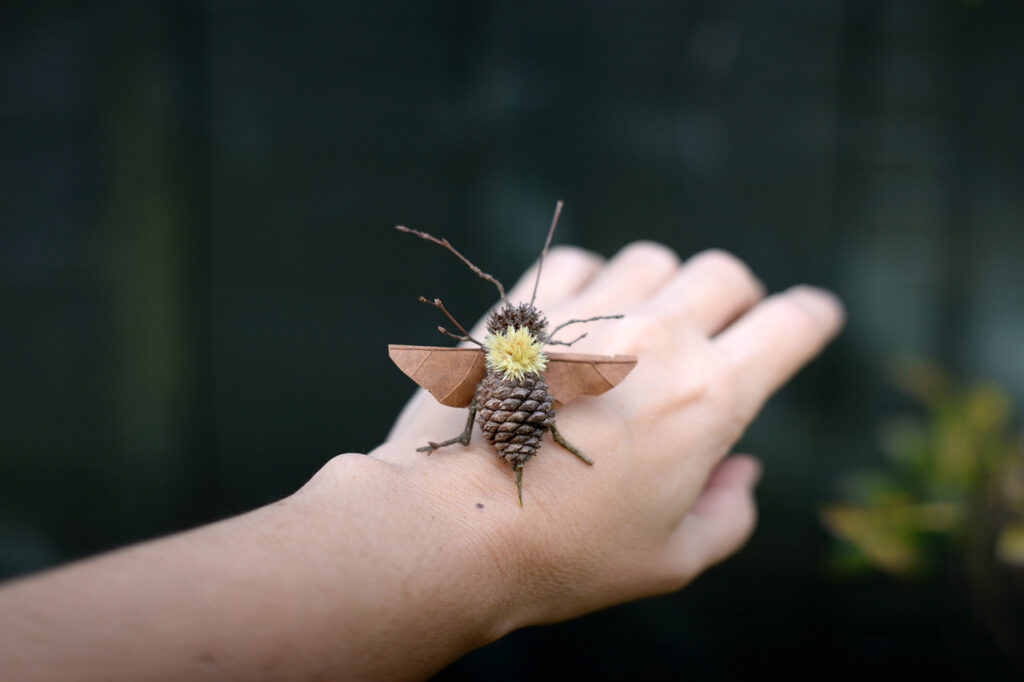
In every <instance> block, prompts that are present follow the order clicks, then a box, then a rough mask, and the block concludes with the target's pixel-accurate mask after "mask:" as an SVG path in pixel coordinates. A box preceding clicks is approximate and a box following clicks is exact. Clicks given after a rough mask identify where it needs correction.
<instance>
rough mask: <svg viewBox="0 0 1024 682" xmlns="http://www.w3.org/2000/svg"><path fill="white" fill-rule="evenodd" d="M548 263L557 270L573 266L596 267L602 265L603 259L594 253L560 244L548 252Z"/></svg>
mask: <svg viewBox="0 0 1024 682" xmlns="http://www.w3.org/2000/svg"><path fill="white" fill-rule="evenodd" d="M547 257H548V261H549V262H550V263H551V265H552V266H554V267H557V268H566V267H572V266H576V265H579V266H584V267H594V266H597V265H600V264H601V261H602V259H601V257H600V256H599V255H597V254H596V253H594V252H593V251H587V250H586V249H582V248H580V247H578V246H570V245H567V244H560V245H558V246H553V247H551V249H550V250H549V251H548V256H547Z"/></svg>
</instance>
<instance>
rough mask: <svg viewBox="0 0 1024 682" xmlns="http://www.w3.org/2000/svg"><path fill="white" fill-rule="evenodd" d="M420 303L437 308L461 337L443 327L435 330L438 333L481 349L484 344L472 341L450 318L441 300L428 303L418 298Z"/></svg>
mask: <svg viewBox="0 0 1024 682" xmlns="http://www.w3.org/2000/svg"><path fill="white" fill-rule="evenodd" d="M420 303H426V304H427V305H432V306H434V307H435V308H437V309H438V310H440V311H441V312H442V313H444V316H445V317H447V318H448V319H449V320H451V321H452V324H454V325H455V328H456V329H458V330H459V331H460V332H462V334H463V335H462V336H456V335H455V334H452V333H451V332H449V331H448V330H447V329H445V328H444V327H438V328H437V329H438V331H440V332H441V333H442V334H446V335H447V336H450V337H452V338H453V339H458V340H459V341H472V342H473V343H475V344H476V345H478V346H480V347H481V348H482V347H483V345H484V344H482V343H480V342H479V341H477V340H476V339H474V338H473V337H472V336H470V335H469V332H467V331H466V330H465V329H464V328H463V327H462V325H461V324H459V322H458V320H456V319H455V318H454V317H452V314H451V313H450V312H448V310H447V308H445V307H444V303H441V299H439V298H435V299H434V300H433V301H429V300H427V299H426V298H425V297H423V296H420Z"/></svg>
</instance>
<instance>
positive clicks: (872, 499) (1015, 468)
mask: <svg viewBox="0 0 1024 682" xmlns="http://www.w3.org/2000/svg"><path fill="white" fill-rule="evenodd" d="M890 374H891V377H892V381H893V383H894V384H895V385H896V387H897V388H899V389H900V391H901V392H903V393H905V394H906V395H907V396H909V397H910V398H911V399H912V400H913V401H914V402H915V403H916V404H918V405H919V406H920V407H921V408H922V409H923V412H919V413H918V414H915V415H912V416H898V417H894V418H892V419H889V420H887V421H886V422H885V423H884V424H883V425H882V428H881V432H880V444H881V449H882V451H883V453H884V454H885V457H886V458H887V460H888V465H887V466H886V467H884V468H880V469H871V470H867V471H857V472H853V473H851V474H848V475H846V476H845V477H844V479H843V480H842V483H841V487H842V489H843V495H842V497H843V498H844V501H843V502H837V503H833V504H828V505H826V506H825V507H824V508H823V509H822V510H821V519H822V522H823V523H824V525H825V526H826V527H827V528H828V530H829V531H830V532H831V533H832V534H833V535H834V536H835V537H836V538H838V540H839V543H837V546H836V548H835V551H834V552H833V556H832V557H831V561H830V565H831V567H832V568H833V569H835V570H836V571H837V572H838V573H839V574H841V575H847V576H849V575H853V574H857V573H861V572H864V571H865V570H870V569H881V570H882V571H885V572H888V573H890V574H892V575H895V576H899V577H903V578H920V577H924V576H927V575H929V574H931V573H933V572H935V570H936V569H937V568H938V565H939V564H940V563H942V562H943V561H944V560H945V559H946V558H947V557H949V556H950V553H951V552H952V553H953V555H954V556H957V555H960V554H962V553H964V552H966V550H967V546H968V545H970V544H972V542H975V544H979V543H980V544H981V545H987V547H988V549H987V550H985V551H987V552H988V553H989V559H994V560H995V561H998V562H1000V563H1002V564H1005V565H1009V566H1013V567H1018V566H1024V461H1022V457H1021V447H1020V443H1021V437H1020V434H1019V433H1018V432H1016V431H1015V430H1014V427H1013V425H1012V417H1013V413H1014V406H1013V403H1012V401H1011V399H1010V397H1009V395H1008V394H1007V392H1006V391H1004V390H1002V389H1001V388H1000V387H998V386H996V385H994V384H991V383H978V384H974V385H970V386H962V385H960V384H959V383H958V382H956V381H954V380H953V379H952V378H951V377H950V376H949V375H948V374H947V373H946V372H944V371H943V370H941V369H940V368H939V367H937V366H935V365H933V364H930V363H929V362H927V361H924V360H922V359H920V358H910V357H904V358H900V359H898V360H896V361H895V362H893V363H892V365H891V368H890ZM989 530H992V531H994V532H993V533H989ZM989 535H991V541H989V542H986V541H985V537H987V536H989Z"/></svg>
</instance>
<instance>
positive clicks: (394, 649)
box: [0, 242, 844, 680]
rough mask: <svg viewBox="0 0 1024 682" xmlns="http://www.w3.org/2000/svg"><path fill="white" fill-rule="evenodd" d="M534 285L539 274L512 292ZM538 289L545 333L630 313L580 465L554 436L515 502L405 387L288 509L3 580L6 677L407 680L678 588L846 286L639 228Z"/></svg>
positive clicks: (0, 661)
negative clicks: (543, 629) (759, 423)
mask: <svg viewBox="0 0 1024 682" xmlns="http://www.w3.org/2000/svg"><path fill="white" fill-rule="evenodd" d="M438 257H439V258H440V257H443V255H442V254H438ZM481 285H482V286H486V284H485V283H483V282H481ZM532 286H533V271H530V272H527V273H526V274H525V275H524V276H523V278H522V279H521V280H520V282H519V283H518V284H517V285H516V286H515V287H514V289H513V290H512V291H511V292H510V295H509V298H510V299H511V300H512V301H513V302H515V301H519V300H529V297H530V293H531V291H532ZM537 302H538V306H539V307H540V308H541V310H543V311H545V313H547V315H548V318H549V320H550V321H551V322H552V323H554V324H558V323H559V322H562V321H565V320H567V319H570V318H583V317H590V316H594V315H601V314H611V313H624V314H625V316H626V317H625V318H624V319H622V320H612V321H602V322H596V323H593V324H590V325H585V327H584V328H582V331H587V332H588V336H587V337H586V338H584V339H583V340H581V341H580V342H579V343H577V344H576V345H575V346H573V348H572V350H573V351H579V352H585V353H602V354H615V353H629V354H635V355H637V356H638V358H639V363H638V364H637V367H636V369H635V370H634V371H633V372H632V373H631V374H630V375H629V376H628V377H627V378H626V379H625V380H624V381H623V382H622V383H621V384H620V385H619V386H618V387H616V388H615V389H613V390H612V391H610V392H608V393H606V394H604V395H601V396H597V397H584V398H578V399H576V400H574V401H573V402H572V403H571V404H570V405H568V406H566V407H564V408H563V409H561V410H560V411H559V413H558V426H559V429H560V431H561V432H562V434H563V435H564V436H565V437H566V438H567V439H569V440H570V441H571V442H572V443H573V444H575V445H576V446H577V447H579V448H580V449H581V450H582V451H583V452H584V453H587V454H588V455H590V456H591V457H592V458H593V459H594V460H595V462H596V463H595V465H594V466H592V467H588V466H587V465H585V464H584V463H583V462H581V461H580V460H578V459H577V458H575V457H573V456H572V455H571V454H569V453H567V452H566V451H564V450H562V449H561V448H559V447H558V446H557V445H555V444H554V443H553V442H551V439H550V436H546V437H545V441H544V443H543V447H542V448H541V450H540V453H539V455H538V456H537V457H536V458H535V459H534V460H532V461H530V462H529V463H528V464H527V465H526V468H525V475H524V480H523V501H524V507H523V508H520V507H519V505H518V503H517V501H516V496H515V489H514V486H513V482H512V472H511V471H510V469H509V467H508V466H507V465H505V464H503V463H502V462H501V461H500V460H499V459H498V458H497V457H496V456H495V454H494V452H493V451H492V450H490V449H489V448H488V446H487V444H486V443H485V442H484V441H483V439H482V437H481V436H480V434H479V431H478V430H474V433H473V438H472V441H471V443H470V446H469V447H468V448H467V447H463V446H461V445H453V446H449V447H447V448H445V449H443V450H439V451H437V452H435V453H434V454H433V455H431V456H429V457H427V456H425V455H424V454H423V453H418V452H416V448H417V447H419V446H422V445H424V444H425V443H426V442H427V441H429V440H438V439H443V438H447V437H449V436H452V435H455V434H457V433H459V432H460V431H461V430H462V428H463V427H464V425H465V418H466V417H465V415H466V413H465V410H458V409H454V408H448V407H444V406H441V405H439V404H437V403H436V402H434V401H433V399H432V398H431V397H430V396H429V395H427V394H425V393H424V392H423V391H418V392H417V393H416V395H415V396H414V397H413V398H412V400H411V401H410V402H409V404H408V405H407V406H406V407H405V409H404V410H403V412H402V413H401V415H400V416H399V418H398V420H397V421H396V423H395V425H394V427H393V429H392V430H391V433H390V434H389V436H388V439H387V441H386V442H385V443H383V444H382V445H381V446H380V447H378V448H376V449H375V450H374V451H373V452H371V453H369V456H363V455H358V454H346V455H339V456H338V457H335V458H334V459H332V460H331V461H330V462H328V464H327V465H325V466H324V467H323V468H322V469H321V470H320V471H319V472H317V473H316V475H314V476H313V478H312V479H311V480H310V481H309V483H307V484H306V485H305V486H304V487H303V488H302V489H301V490H299V491H298V492H296V493H295V494H294V495H291V496H290V497H288V498H286V499H284V500H281V501H280V502H277V503H275V504H271V505H269V506H267V507H263V508H260V509H257V510H255V511H252V512H249V513H247V514H244V515H242V516H238V517H235V518H231V519H228V520H225V521H221V522H218V523H214V524H212V525H209V526H204V527H201V528H198V529H195V530H191V531H188V532H185V533H180V534H177V535H173V536H170V537H167V538H162V539H158V540H153V541H150V542H146V543H143V544H140V545H136V546H133V547H129V548H126V549H123V550H120V551H117V552H113V553H109V554H106V555H102V556H99V557H96V558H93V559H89V560H86V561H82V562H78V563H75V564H71V565H69V566H66V567H63V568H59V569H56V570H53V571H49V572H46V573H43V574H39V575H36V576H32V577H29V578H25V579H21V580H17V581H14V582H12V583H8V584H7V585H6V586H4V587H2V588H0V614H2V617H0V678H3V679H12V680H13V679H17V680H53V679H81V680H92V679H96V680H100V679H102V680H110V679H118V680H120V679H123V680H143V679H145V680H164V679H166V680H182V679H189V680H203V679H211V680H214V679H216V680H224V679H239V680H242V679H244V680H254V679H256V680H264V679H266V680H276V679H280V680H301V679H388V680H399V679H422V678H425V677H427V676H429V675H430V674H432V673H434V672H436V671H437V670H439V669H440V668H442V667H444V666H445V665H447V664H448V663H450V662H451V661H453V660H455V659H456V658H458V657H459V656H461V655H463V654H464V653H466V652H468V651H470V650H472V649H474V648H476V647H479V646H483V645H485V644H487V643H489V642H492V641H494V640H496V639H498V638H500V637H502V636H503V635H505V634H507V633H508V632H510V631H512V630H514V629H517V628H520V627H523V626H526V625H531V624H540V623H552V622H556V621H561V620H565V619H568V618H572V617H574V616H577V615H580V614H583V613H587V612H589V611H593V610H596V609H600V608H602V607H605V606H609V605H611V604H616V603H619V602H623V601H627V600H631V599H636V598H639V597H643V596H648V595H654V594H661V593H665V592H669V591H672V590H677V589H679V588H681V587H683V586H685V585H687V584H688V583H689V582H690V581H692V580H693V579H694V578H695V577H696V576H697V575H699V574H700V573H701V572H702V571H704V570H705V569H707V568H708V567H710V566H711V565H713V564H715V563H717V562H719V561H721V560H722V559H724V558H726V557H727V556H729V555H730V554H732V553H734V552H735V551H736V550H737V549H739V548H740V547H741V546H742V544H743V543H744V542H745V540H746V539H747V537H748V536H749V535H750V533H751V532H752V530H753V528H754V524H755V519H756V508H755V503H754V493H753V491H754V486H755V485H756V483H757V480H758V478H759V477H760V472H761V466H760V464H759V463H758V461H757V460H755V459H754V458H752V457H750V456H747V455H736V454H733V455H731V456H730V455H729V453H730V452H731V448H732V446H733V445H734V444H735V443H736V441H737V440H738V438H739V437H740V435H741V434H742V433H743V431H744V429H745V428H746V426H747V425H748V424H749V423H750V421H751V420H752V419H753V418H754V416H755V415H756V414H757V412H758V411H759V409H760V407H761V406H762V405H763V403H764V401H765V400H766V399H767V398H768V397H769V396H771V394H772V393H774V392H775V391H776V390H777V389H778V388H779V387H780V386H781V385H782V384H783V383H785V382H786V381H787V380H788V379H789V378H790V377H791V376H792V375H793V374H794V373H795V372H796V371H797V370H798V369H799V368H800V367H801V366H803V365H804V364H805V363H807V362H808V361H809V360H811V359H812V358H813V357H814V356H815V355H817V354H818V352H819V351H820V350H821V349H822V348H823V347H824V346H825V345H826V344H827V343H828V341H829V340H830V339H831V338H832V337H833V336H834V335H835V334H836V333H837V332H838V331H839V329H840V327H841V326H842V322H843V315H844V313H843V309H842V306H841V305H840V303H839V302H838V300H837V299H836V298H835V297H834V296H833V295H832V294H830V293H828V292H826V291H824V290H821V289H816V288H812V287H807V286H798V287H794V288H791V289H789V290H787V291H785V292H782V293H779V294H775V295H772V296H768V297H765V292H764V289H763V287H762V285H761V284H760V282H759V281H758V280H757V279H756V278H755V277H754V276H753V275H752V274H751V272H750V271H749V270H748V269H747V268H746V266H744V265H743V263H742V262H740V261H739V260H738V259H736V258H735V257H733V256H731V255H729V254H726V253H724V252H719V251H708V252H704V253H701V254H698V255H696V256H694V257H692V258H690V259H689V260H687V261H686V262H685V263H680V262H679V260H678V258H677V257H676V255H675V254H673V253H672V252H671V251H670V250H668V249H666V248H665V247H663V246H660V245H657V244H653V243H647V242H639V243H635V244H632V245H629V246H627V247H626V248H624V249H623V250H622V251H620V252H619V253H618V254H617V255H616V256H614V257H613V258H612V259H610V260H609V261H607V262H605V261H603V260H602V259H601V258H600V257H598V256H596V255H594V254H592V253H588V252H586V251H583V250H580V249H576V248H571V247H561V248H555V249H553V250H552V251H551V253H550V254H549V255H548V258H547V259H546V262H545V266H544V276H543V278H542V280H541V283H540V290H539V294H538V300H537ZM573 329H577V328H576V327H574V328H573ZM481 331H482V329H481V327H480V325H477V328H476V329H474V330H473V332H472V333H473V334H474V335H480V336H482V334H481ZM382 356H383V349H382ZM388 370H393V371H397V370H394V368H388ZM388 370H385V369H384V367H383V363H382V371H388Z"/></svg>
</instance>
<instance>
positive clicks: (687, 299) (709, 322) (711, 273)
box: [641, 249, 764, 336]
mask: <svg viewBox="0 0 1024 682" xmlns="http://www.w3.org/2000/svg"><path fill="white" fill-rule="evenodd" d="M763 297H764V285H763V284H761V281H760V280H759V279H757V277H755V276H754V273H752V272H751V271H750V268H748V267H747V266H746V264H745V263H744V262H743V261H741V260H740V259H739V258H737V257H736V256H734V255H732V254H731V253H728V252H726V251H721V250H718V249H712V250H710V251H703V252H701V253H698V254H697V255H695V256H693V257H692V258H690V259H689V260H687V261H686V262H685V263H683V266H682V267H681V268H680V269H679V271H678V272H677V273H676V274H675V276H673V277H672V279H670V280H669V281H668V282H666V283H665V285H664V286H662V287H661V289H659V290H658V292H657V293H655V294H654V295H653V296H652V297H651V298H650V299H648V300H647V302H645V303H644V304H643V307H642V309H641V312H647V313H650V314H652V315H655V316H657V317H658V318H659V319H663V320H665V321H667V322H681V323H684V324H686V325H688V326H689V327H690V328H695V329H697V330H699V331H701V332H703V333H704V334H706V335H708V336H711V335H714V334H716V333H717V332H719V331H720V330H722V329H724V328H725V327H727V326H728V325H729V323H730V322H732V321H733V320H735V319H736V318H737V317H739V316H740V315H741V314H743V313H744V312H746V311H747V310H749V309H750V307H751V306H753V305H754V304H755V303H757V302H758V301H759V300H761V299H762V298H763Z"/></svg>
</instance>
